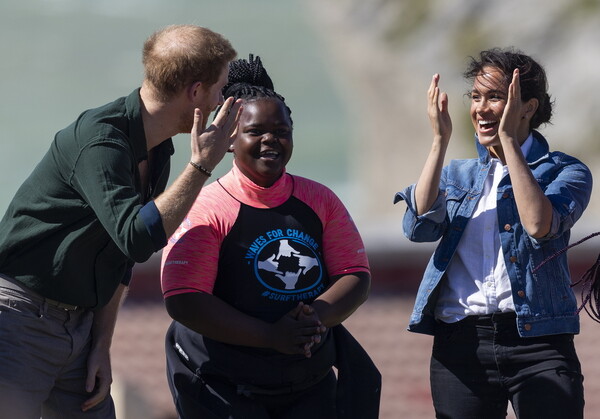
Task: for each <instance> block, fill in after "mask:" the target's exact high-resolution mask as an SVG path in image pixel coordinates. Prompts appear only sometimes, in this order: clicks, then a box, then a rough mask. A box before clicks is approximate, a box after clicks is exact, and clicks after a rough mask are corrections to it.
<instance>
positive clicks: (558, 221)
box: [394, 131, 592, 337]
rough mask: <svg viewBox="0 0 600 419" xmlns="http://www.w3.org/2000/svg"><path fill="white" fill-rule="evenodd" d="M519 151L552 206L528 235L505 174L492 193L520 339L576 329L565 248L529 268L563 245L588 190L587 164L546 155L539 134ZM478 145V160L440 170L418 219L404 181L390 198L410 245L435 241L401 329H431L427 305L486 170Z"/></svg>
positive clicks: (488, 164)
mask: <svg viewBox="0 0 600 419" xmlns="http://www.w3.org/2000/svg"><path fill="white" fill-rule="evenodd" d="M533 139H534V141H533V144H532V147H531V149H530V151H529V153H528V155H527V156H526V160H527V164H528V165H529V168H530V169H531V171H532V173H533V175H534V177H535V179H536V180H537V182H538V183H539V185H540V187H541V188H542V190H543V191H544V194H545V195H546V197H547V198H548V199H549V200H550V202H551V203H552V208H553V211H552V226H551V228H550V232H549V233H548V234H547V235H546V236H545V237H543V238H541V239H535V238H533V237H531V236H529V235H528V234H527V232H526V231H525V229H524V228H523V226H522V225H521V222H520V219H519V213H518V212H517V207H516V203H515V199H514V195H513V188H512V185H511V182H510V175H507V176H505V177H504V178H503V179H502V180H501V182H500V184H499V185H498V190H497V214H498V227H499V231H498V234H499V235H500V241H501V244H502V252H503V254H504V261H505V263H506V267H507V269H508V276H509V278H510V283H511V288H512V296H513V300H514V304H515V311H516V312H517V327H518V330H519V334H520V335H521V336H523V337H531V336H540V335H550V334H558V333H573V334H574V333H579V316H578V314H577V300H576V298H575V295H574V293H573V290H572V289H571V286H570V284H571V278H570V273H569V267H568V263H567V256H566V252H564V253H562V254H561V255H560V256H558V257H556V258H554V259H552V260H551V261H549V262H548V263H545V264H544V265H542V267H541V268H540V269H539V270H537V271H536V272H535V273H533V272H532V271H533V270H534V268H535V267H537V266H538V265H539V264H540V263H541V262H542V261H544V260H545V259H546V258H548V257H549V256H551V255H554V254H555V253H556V252H557V251H559V250H561V249H563V248H565V247H566V246H567V245H568V243H569V237H570V229H571V227H573V225H574V224H575V222H576V221H577V220H578V219H579V217H581V214H582V213H583V211H584V209H585V207H586V206H587V204H588V202H589V199H590V195H591V191H592V175H591V173H590V171H589V169H588V168H587V167H586V166H585V165H584V164H583V163H581V162H580V161H579V160H577V159H575V158H574V157H571V156H568V155H566V154H564V153H560V152H549V147H548V143H547V142H546V140H545V139H544V137H543V136H542V135H541V134H540V133H538V132H536V131H534V132H533ZM476 144H477V152H478V155H479V157H478V158H477V159H468V160H452V161H451V162H450V164H449V165H448V166H446V167H444V169H443V171H442V177H441V181H440V190H439V193H438V197H437V200H436V202H435V203H434V205H433V206H432V208H431V209H430V211H429V212H427V213H425V214H423V215H421V216H417V215H416V212H415V202H414V201H415V200H414V189H415V185H411V186H409V187H408V188H406V189H404V190H403V191H402V192H398V193H397V194H396V196H395V199H394V203H397V202H399V201H401V200H404V201H405V202H406V203H407V205H408V208H407V210H406V213H405V215H404V219H403V228H404V234H405V235H406V237H407V238H408V239H409V240H411V241H414V242H434V241H437V240H439V239H440V238H441V240H440V243H439V244H438V246H437V248H436V250H435V252H434V254H433V255H432V257H431V259H430V261H429V264H428V265H427V268H426V270H425V273H424V275H423V279H422V280H421V284H420V286H419V291H418V293H417V297H416V301H415V306H414V309H413V313H412V315H411V318H410V323H409V327H408V330H410V331H413V332H417V333H425V334H433V332H434V326H435V321H436V320H435V319H434V315H433V313H434V309H435V305H436V301H437V296H438V294H439V289H440V287H439V285H440V281H443V280H444V278H445V273H446V269H447V268H448V266H449V264H450V261H451V259H452V256H453V255H454V252H455V251H456V248H457V246H458V243H459V241H460V238H461V236H462V234H463V231H464V230H465V227H466V225H467V222H468V221H469V219H470V218H471V216H472V214H473V212H474V211H475V208H476V206H477V202H478V200H479V197H480V195H481V193H482V191H483V185H484V181H485V178H486V177H487V175H488V172H489V170H490V167H491V162H490V156H489V153H488V151H487V149H486V148H485V147H483V146H482V145H480V144H479V142H478V141H476Z"/></svg>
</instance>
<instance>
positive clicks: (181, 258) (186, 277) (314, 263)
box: [162, 165, 369, 389]
mask: <svg viewBox="0 0 600 419" xmlns="http://www.w3.org/2000/svg"><path fill="white" fill-rule="evenodd" d="M354 272H369V263H368V260H367V255H366V253H365V250H364V246H363V242H362V239H361V237H360V235H359V233H358V231H357V229H356V227H355V224H354V222H353V221H352V219H351V217H350V215H349V214H348V211H347V210H346V208H345V207H344V205H343V204H342V202H341V201H340V200H339V198H338V197H337V196H336V195H335V194H334V193H333V192H332V191H331V190H330V189H328V188H327V187H325V186H323V185H321V184H319V183H317V182H314V181H311V180H308V179H306V178H302V177H299V176H292V175H290V174H287V173H284V174H283V175H282V177H281V178H280V179H279V180H278V181H277V182H276V183H275V184H274V185H272V186H271V187H269V188H263V187H260V186H257V185H256V184H254V183H253V182H251V181H250V180H249V179H248V178H246V177H245V176H244V175H243V174H242V173H241V172H240V171H239V169H238V168H237V167H236V166H235V165H234V167H233V169H232V170H231V171H230V172H229V173H228V174H227V175H225V176H224V177H222V178H221V179H219V180H218V181H216V182H214V183H212V184H210V185H208V186H206V187H205V188H203V190H202V192H201V193H200V195H199V196H198V199H197V201H196V203H195V204H194V206H193V208H192V210H191V211H190V212H189V214H188V216H187V218H186V219H185V220H184V222H183V223H182V224H181V226H180V228H179V229H178V231H177V232H176V233H175V234H174V235H173V237H171V239H170V241H169V244H168V245H167V247H165V249H164V251H163V261H162V289H163V293H164V296H165V298H168V297H170V296H173V295H177V294H181V293H189V292H204V293H208V294H213V295H215V296H217V297H219V298H220V299H222V300H223V301H225V302H227V303H228V304H230V305H231V306H233V307H235V308H236V309H238V310H240V311H242V312H244V313H246V314H248V315H250V316H253V317H256V318H259V319H262V320H264V321H267V322H275V321H276V320H278V319H279V318H281V317H282V316H283V315H285V314H286V313H287V312H289V311H290V310H291V309H292V308H294V307H295V306H296V305H297V304H298V302H300V301H303V302H305V303H311V302H312V301H313V300H314V299H315V298H317V297H318V296H319V295H320V294H322V293H323V292H324V291H325V290H326V289H327V288H328V286H329V284H330V278H331V277H333V276H338V275H343V274H350V273H354ZM173 327H175V328H176V330H171V331H170V333H172V334H173V336H175V337H174V339H175V340H176V343H177V344H178V345H179V346H180V347H183V346H182V345H185V343H187V344H188V346H187V349H186V348H183V349H184V350H185V353H186V355H187V356H188V357H190V358H193V361H194V363H193V364H194V367H193V368H194V369H196V368H200V370H201V372H202V373H206V374H211V375H218V376H221V377H223V378H225V379H227V380H228V381H230V382H233V383H236V384H247V385H249V386H257V387H259V388H263V389H265V388H272V389H275V388H281V387H282V386H284V387H285V386H288V385H289V386H291V385H292V384H293V385H299V386H302V383H306V384H309V382H310V381H311V380H314V378H315V377H317V376H322V375H323V373H327V372H328V371H329V370H330V368H331V366H332V365H333V363H334V361H335V359H334V358H335V350H334V348H333V342H332V339H331V338H330V337H331V336H328V337H327V338H326V339H324V341H323V342H322V344H321V345H320V347H319V348H318V349H317V350H316V351H314V353H313V356H312V357H311V358H305V357H304V356H292V355H284V354H281V353H278V352H276V351H273V350H270V349H260V348H249V347H244V346H236V345H228V344H224V343H221V342H216V341H214V340H211V339H208V338H205V337H203V336H201V335H199V334H198V333H196V332H192V331H191V330H189V329H187V328H185V327H183V326H181V325H179V324H178V323H177V322H175V323H174V326H172V329H173ZM191 346H193V347H194V349H192V348H191ZM188 351H194V352H195V351H197V353H194V354H193V355H190V354H189V353H188Z"/></svg>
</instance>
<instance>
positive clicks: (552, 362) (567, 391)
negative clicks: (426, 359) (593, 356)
mask: <svg viewBox="0 0 600 419" xmlns="http://www.w3.org/2000/svg"><path fill="white" fill-rule="evenodd" d="M515 319H516V315H515V314H514V313H508V314H504V313H503V314H500V313H498V314H493V315H488V316H469V317H467V318H466V319H463V320H461V321H459V322H457V323H452V324H445V323H439V324H438V326H437V328H436V333H435V338H434V344H433V352H432V357H431V367H430V369H431V370H430V374H431V375H430V379H431V391H432V396H433V404H434V408H435V411H436V417H437V418H453V419H482V418H485V419H495V418H505V417H506V415H507V407H508V402H509V401H510V402H511V403H512V406H513V409H514V411H515V413H516V415H517V417H518V418H519V419H539V418H544V419H551V418H557V419H565V418H569V419H578V418H583V405H584V399H583V375H582V374H581V366H580V364H579V360H578V358H577V354H576V352H575V346H574V344H573V335H570V334H562V335H549V336H541V337H534V338H522V337H520V336H519V333H518V331H517V327H516V320H515Z"/></svg>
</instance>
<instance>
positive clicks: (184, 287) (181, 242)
mask: <svg viewBox="0 0 600 419" xmlns="http://www.w3.org/2000/svg"><path fill="white" fill-rule="evenodd" d="M214 189H215V188H206V189H205V190H203V191H202V192H201V193H200V195H199V197H198V199H197V200H196V202H195V203H194V205H193V206H192V209H191V210H190V212H189V213H188V215H187V217H186V218H185V219H184V220H183V222H182V223H181V225H180V226H179V228H178V229H177V231H176V232H175V233H174V234H173V236H172V237H171V238H170V239H169V242H168V244H167V246H166V247H165V248H164V250H163V254H162V262H161V286H162V291H163V296H164V297H165V298H167V297H171V296H173V295H177V294H183V293H188V292H204V293H207V294H212V291H213V288H214V284H215V280H216V278H217V270H218V266H219V251H220V248H221V243H222V242H223V239H224V238H225V237H226V236H227V233H228V232H229V230H231V226H232V225H233V223H234V222H235V218H236V217H237V213H238V211H239V204H238V203H237V201H234V200H232V199H221V198H223V197H222V196H221V197H220V196H219V195H216V194H214V193H213V192H214ZM205 191H206V192H205Z"/></svg>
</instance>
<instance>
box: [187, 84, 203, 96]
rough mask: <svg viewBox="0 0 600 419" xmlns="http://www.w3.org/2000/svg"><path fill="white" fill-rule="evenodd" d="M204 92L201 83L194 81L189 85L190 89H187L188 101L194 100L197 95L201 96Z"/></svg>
mask: <svg viewBox="0 0 600 419" xmlns="http://www.w3.org/2000/svg"><path fill="white" fill-rule="evenodd" d="M203 91H204V86H203V85H202V82H201V81H196V82H194V83H192V84H190V87H189V88H188V90H187V92H188V99H190V100H192V101H193V100H195V99H196V98H197V97H198V95H199V94H201V93H202V92H203Z"/></svg>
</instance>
